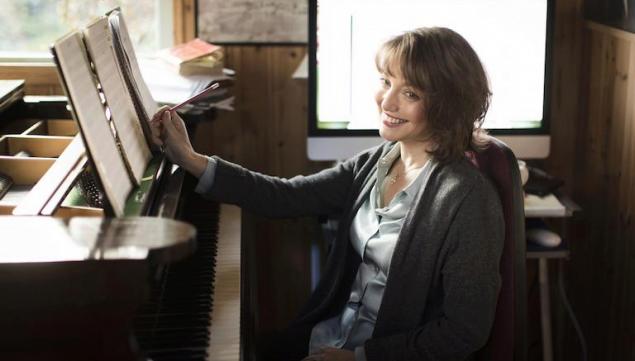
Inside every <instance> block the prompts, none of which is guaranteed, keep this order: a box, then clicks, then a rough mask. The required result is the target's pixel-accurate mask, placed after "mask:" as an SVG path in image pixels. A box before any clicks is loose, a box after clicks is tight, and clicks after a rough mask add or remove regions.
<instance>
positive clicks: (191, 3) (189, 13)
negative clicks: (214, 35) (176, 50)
mask: <svg viewBox="0 0 635 361" xmlns="http://www.w3.org/2000/svg"><path fill="white" fill-rule="evenodd" d="M172 21H173V22H174V24H173V29H174V44H181V43H184V42H186V41H189V40H192V39H194V38H195V37H196V3H195V0H172Z"/></svg>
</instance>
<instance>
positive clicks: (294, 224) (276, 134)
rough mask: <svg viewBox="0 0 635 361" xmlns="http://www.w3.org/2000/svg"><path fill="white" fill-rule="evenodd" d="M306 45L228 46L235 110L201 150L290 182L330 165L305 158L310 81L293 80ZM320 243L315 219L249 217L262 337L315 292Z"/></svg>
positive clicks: (205, 127)
mask: <svg viewBox="0 0 635 361" xmlns="http://www.w3.org/2000/svg"><path fill="white" fill-rule="evenodd" d="M305 53H306V47H304V46H226V47H225V60H226V66H227V67H229V68H232V69H235V70H236V73H237V74H238V75H237V80H236V84H235V86H234V89H233V93H234V94H235V96H236V110H235V111H234V112H227V111H219V112H218V117H217V119H215V120H214V121H213V122H211V123H204V124H201V125H200V126H199V129H198V131H197V138H196V139H195V141H194V144H195V147H196V148H197V149H198V150H199V151H202V152H204V153H206V154H217V155H220V156H221V157H223V158H224V159H227V160H230V161H233V162H236V163H238V164H241V165H243V166H245V167H247V168H249V169H251V170H255V171H258V172H262V173H266V174H271V175H276V176H281V177H291V176H295V175H298V174H309V173H312V172H313V171H316V170H318V169H321V168H323V167H325V166H327V164H325V163H317V162H311V161H309V160H308V159H307V156H306V134H307V121H306V119H307V101H308V98H307V96H308V95H307V82H306V80H297V79H291V75H292V74H293V72H294V71H295V69H296V68H297V66H298V65H299V64H300V61H301V60H302V57H303V56H304V54H305ZM319 237H320V231H319V227H318V224H317V221H316V220H315V219H292V220H275V221H274V220H266V219H263V218H261V217H257V216H255V215H245V216H244V217H243V239H244V241H245V244H246V247H247V251H248V255H246V257H245V258H246V259H248V261H247V262H248V263H249V265H250V266H249V267H250V270H249V271H248V272H250V279H251V280H252V281H254V284H253V285H254V286H255V288H254V289H252V291H253V292H254V299H253V300H252V307H253V309H252V311H253V312H254V314H253V315H252V317H253V320H251V321H248V322H252V323H253V325H254V326H256V331H257V332H258V333H262V332H266V331H269V330H271V329H274V328H282V327H284V326H286V325H287V323H288V322H289V321H290V320H291V319H293V318H294V317H295V316H296V315H297V313H298V311H299V308H300V307H301V306H302V304H303V303H304V302H305V301H306V299H307V297H308V295H309V293H310V275H309V272H308V271H309V264H310V262H309V248H310V243H311V241H314V240H315V239H316V238H319Z"/></svg>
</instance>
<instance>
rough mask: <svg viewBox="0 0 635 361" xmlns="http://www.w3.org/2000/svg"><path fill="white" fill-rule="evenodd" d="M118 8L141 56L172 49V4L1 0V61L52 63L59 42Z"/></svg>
mask: <svg viewBox="0 0 635 361" xmlns="http://www.w3.org/2000/svg"><path fill="white" fill-rule="evenodd" d="M117 6H119V7H121V9H122V11H123V13H124V16H125V18H126V23H127V25H128V29H129V31H130V36H131V37H132V40H133V42H134V45H135V49H136V51H137V52H140V53H148V52H153V51H155V50H157V49H159V48H163V47H168V46H171V44H172V0H99V1H86V0H64V1H57V0H0V9H2V11H1V12H0V24H2V32H1V33H0V61H10V62H11V61H14V62H15V61H50V58H51V56H50V53H49V47H50V45H51V44H52V43H53V42H54V41H55V40H56V39H57V38H59V37H60V36H63V35H64V34H66V33H67V32H69V31H71V30H72V29H81V28H82V27H84V26H85V25H87V23H88V22H90V21H91V19H93V18H94V17H96V16H99V15H103V14H104V13H105V12H106V11H108V10H110V9H112V8H115V7H117Z"/></svg>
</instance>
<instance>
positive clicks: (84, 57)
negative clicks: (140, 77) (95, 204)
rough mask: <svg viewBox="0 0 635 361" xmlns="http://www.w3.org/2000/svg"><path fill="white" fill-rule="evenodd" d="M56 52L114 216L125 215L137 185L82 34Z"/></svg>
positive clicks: (68, 37)
mask: <svg viewBox="0 0 635 361" xmlns="http://www.w3.org/2000/svg"><path fill="white" fill-rule="evenodd" d="M52 50H53V55H54V58H55V61H56V63H57V68H58V72H59V74H60V78H61V80H62V83H63V85H64V89H65V92H66V95H67V97H68V101H69V103H70V105H71V108H72V114H73V117H74V118H75V120H76V121H77V124H78V125H79V128H80V131H81V134H82V137H83V138H84V143H85V145H86V151H87V153H88V154H89V157H90V159H91V161H92V163H93V165H94V167H95V169H96V170H97V173H98V179H99V182H100V183H101V187H102V189H103V191H104V193H105V194H106V197H107V198H108V202H109V204H110V206H111V208H112V211H113V212H114V214H115V215H116V216H118V217H119V216H123V213H124V206H125V202H126V198H127V197H128V194H129V193H130V191H131V190H132V185H133V184H132V181H131V179H130V176H129V173H128V169H126V164H125V162H124V159H123V157H122V153H121V152H120V151H119V147H118V145H117V143H116V142H115V137H114V134H113V132H112V129H111V125H110V122H109V120H108V118H107V117H106V109H105V108H104V104H102V101H101V98H100V95H99V92H98V90H97V84H96V79H95V76H94V75H93V73H92V69H91V65H90V61H89V60H88V54H87V53H86V48H85V46H84V42H83V38H82V34H81V33H80V32H78V31H75V32H72V33H70V34H68V35H66V36H65V37H63V38H61V39H60V40H58V41H56V42H55V44H54V45H53V49H52Z"/></svg>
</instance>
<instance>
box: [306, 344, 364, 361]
mask: <svg viewBox="0 0 635 361" xmlns="http://www.w3.org/2000/svg"><path fill="white" fill-rule="evenodd" d="M302 361H355V353H354V352H353V351H349V350H342V349H339V348H334V347H325V348H323V349H321V350H320V351H318V352H317V353H314V354H313V355H309V356H307V357H305V358H304V359H302Z"/></svg>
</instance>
